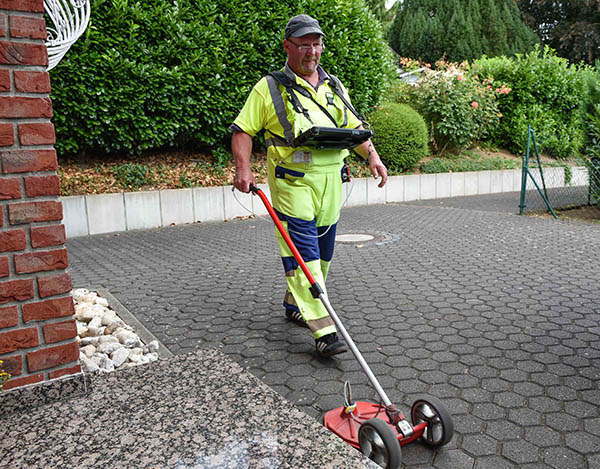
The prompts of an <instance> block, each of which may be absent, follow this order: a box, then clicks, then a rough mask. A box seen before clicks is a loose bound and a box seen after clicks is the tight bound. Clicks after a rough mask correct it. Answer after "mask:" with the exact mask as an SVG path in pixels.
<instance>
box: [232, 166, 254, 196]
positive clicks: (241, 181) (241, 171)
mask: <svg viewBox="0 0 600 469" xmlns="http://www.w3.org/2000/svg"><path fill="white" fill-rule="evenodd" d="M250 184H253V185H256V180H255V178H254V174H252V171H250V168H236V170H235V176H234V177H233V185H234V187H235V188H236V189H237V190H238V191H241V192H250Z"/></svg>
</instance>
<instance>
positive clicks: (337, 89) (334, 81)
mask: <svg viewBox="0 0 600 469" xmlns="http://www.w3.org/2000/svg"><path fill="white" fill-rule="evenodd" d="M329 86H330V87H331V89H332V90H333V92H334V93H335V94H337V95H338V96H339V98H340V99H341V100H342V102H343V103H344V106H346V107H347V108H348V109H350V112H351V113H352V114H354V115H355V116H356V117H357V119H358V120H359V121H361V122H362V124H363V126H364V127H368V126H369V125H368V124H367V122H366V121H365V118H364V117H363V116H362V115H361V114H359V113H358V111H357V110H356V109H354V106H352V104H350V101H348V100H347V99H346V97H345V96H344V92H343V91H342V84H341V83H340V80H339V78H338V77H336V76H335V75H331V74H329Z"/></svg>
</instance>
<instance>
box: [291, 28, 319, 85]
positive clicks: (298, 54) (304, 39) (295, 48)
mask: <svg viewBox="0 0 600 469" xmlns="http://www.w3.org/2000/svg"><path fill="white" fill-rule="evenodd" d="M283 47H284V49H285V51H286V52H287V55H288V63H289V64H290V67H292V70H294V72H296V73H297V74H298V75H304V76H308V75H311V74H312V73H313V72H314V71H315V70H316V69H317V65H319V62H320V61H321V52H322V48H321V47H322V40H321V35H320V34H307V35H306V36H301V37H290V38H289V39H285V40H284V41H283Z"/></svg>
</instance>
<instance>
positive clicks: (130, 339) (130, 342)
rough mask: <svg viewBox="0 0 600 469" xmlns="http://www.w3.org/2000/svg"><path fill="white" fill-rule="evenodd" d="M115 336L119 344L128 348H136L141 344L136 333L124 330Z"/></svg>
mask: <svg viewBox="0 0 600 469" xmlns="http://www.w3.org/2000/svg"><path fill="white" fill-rule="evenodd" d="M115 335H116V337H117V339H119V342H121V343H122V344H123V345H125V346H127V347H136V346H137V345H138V344H141V340H140V338H139V337H138V336H137V334H136V333H134V332H131V331H127V330H125V329H122V330H120V331H119V332H117V333H116V334H115Z"/></svg>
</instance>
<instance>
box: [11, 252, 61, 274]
mask: <svg viewBox="0 0 600 469" xmlns="http://www.w3.org/2000/svg"><path fill="white" fill-rule="evenodd" d="M14 260H15V272H16V273H17V274H31V273H34V272H46V271H48V270H58V269H66V268H67V266H68V265H69V260H68V257H67V250H66V248H63V249H57V250H54V251H35V252H27V253H25V254H15V256H14Z"/></svg>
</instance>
